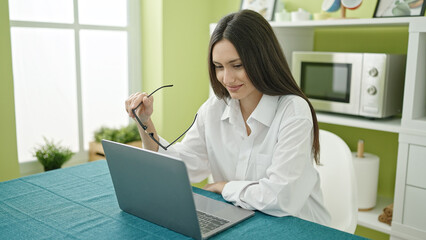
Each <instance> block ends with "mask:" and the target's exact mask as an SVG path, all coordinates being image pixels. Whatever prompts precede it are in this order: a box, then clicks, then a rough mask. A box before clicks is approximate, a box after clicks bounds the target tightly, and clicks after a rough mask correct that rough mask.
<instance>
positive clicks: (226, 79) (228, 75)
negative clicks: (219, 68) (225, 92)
mask: <svg viewBox="0 0 426 240" xmlns="http://www.w3.org/2000/svg"><path fill="white" fill-rule="evenodd" d="M234 81H235V76H234V74H233V73H232V71H231V70H228V69H225V71H224V73H223V83H225V84H226V83H232V82H234Z"/></svg>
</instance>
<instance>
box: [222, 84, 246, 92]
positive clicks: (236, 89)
mask: <svg viewBox="0 0 426 240" xmlns="http://www.w3.org/2000/svg"><path fill="white" fill-rule="evenodd" d="M242 86H243V84H241V85H235V86H226V88H227V89H228V90H229V91H230V92H236V91H238V90H239V89H240V88H241V87H242Z"/></svg>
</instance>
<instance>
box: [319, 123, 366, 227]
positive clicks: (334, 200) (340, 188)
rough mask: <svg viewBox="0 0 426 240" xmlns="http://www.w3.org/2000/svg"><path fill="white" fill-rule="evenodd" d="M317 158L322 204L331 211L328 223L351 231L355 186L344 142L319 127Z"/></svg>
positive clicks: (355, 213)
mask: <svg viewBox="0 0 426 240" xmlns="http://www.w3.org/2000/svg"><path fill="white" fill-rule="evenodd" d="M319 139H320V140H319V141H320V146H321V151H320V161H321V164H320V165H319V166H317V169H318V172H319V174H320V178H321V188H322V192H323V196H324V204H325V207H326V208H327V210H328V211H329V213H330V215H331V224H330V227H332V228H336V229H339V230H342V231H345V232H349V233H354V232H355V228H356V225H357V220H358V207H357V192H356V191H357V188H356V179H355V172H354V167H353V163H352V153H351V151H350V149H349V147H348V145H347V144H346V143H345V142H344V141H343V140H342V139H341V138H340V137H339V136H337V135H336V134H334V133H331V132H328V131H325V130H320V135H319Z"/></svg>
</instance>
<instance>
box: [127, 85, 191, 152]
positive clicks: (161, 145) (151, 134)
mask: <svg viewBox="0 0 426 240" xmlns="http://www.w3.org/2000/svg"><path fill="white" fill-rule="evenodd" d="M166 87H173V85H164V86H161V87H159V88H157V89H155V90H154V91H153V92H152V93H150V94H149V95H148V97H151V95H152V94H154V93H155V92H156V91H158V90H160V89H162V88H166ZM141 105H142V102H141V103H139V105H137V106H136V107H135V108H134V109H132V112H133V115H134V116H135V118H136V120H137V121H138V123H139V125H141V127H142V129H143V130H144V131H145V133H146V134H148V136H149V137H151V139H152V140H153V141H154V142H155V143H157V144H158V146H160V147H161V148H162V149H164V150H166V151H167V148H169V147H170V146H171V145H173V144H174V143H175V142H176V141H177V140H179V139H180V138H181V137H182V136H183V135H185V133H186V132H188V130H189V129H190V128H191V127H192V125H194V123H195V120H196V119H197V115H198V114H195V117H194V121H192V123H191V126H189V128H188V129H186V130H185V132H183V133H182V134H181V135H180V136H179V137H178V138H176V139H175V140H174V141H173V142H171V143H170V144H169V145H167V146H164V145H163V144H161V143H160V141H159V140H157V139H155V137H154V133H149V132H147V131H146V129H147V128H148V126H146V125H145V124H143V123H142V121H141V120H140V119H139V117H138V115H137V114H136V109H138V108H139V107H140V106H141Z"/></svg>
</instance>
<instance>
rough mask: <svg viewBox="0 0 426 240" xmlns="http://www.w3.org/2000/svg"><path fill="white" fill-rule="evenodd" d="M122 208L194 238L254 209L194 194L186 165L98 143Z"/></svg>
mask: <svg viewBox="0 0 426 240" xmlns="http://www.w3.org/2000/svg"><path fill="white" fill-rule="evenodd" d="M102 146H103V149H104V151H105V156H106V160H107V163H108V168H109V170H110V174H111V178H112V182H113V185H114V189H115V193H116V196H117V200H118V204H119V206H120V208H121V209H122V210H123V211H125V212H127V213H130V214H132V215H135V216H137V217H140V218H143V219H145V220H147V221H150V222H152V223H155V224H158V225H161V226H163V227H166V228H168V229H170V230H173V231H175V232H178V233H181V234H184V235H186V236H189V237H192V238H194V239H206V238H209V237H211V236H213V235H215V234H217V233H219V232H221V231H223V230H225V229H227V228H229V227H231V226H233V225H235V224H237V223H239V222H241V221H243V220H245V219H247V218H249V217H251V216H253V215H254V212H253V211H250V210H246V209H242V208H239V207H236V206H234V205H232V204H228V203H224V202H220V201H217V200H214V199H211V198H208V197H205V196H202V195H199V194H196V193H193V192H192V187H191V185H190V182H189V178H188V173H187V170H186V166H185V163H184V162H183V161H181V160H180V159H177V158H173V157H170V156H167V155H164V154H160V153H157V152H152V151H148V150H144V149H141V148H136V147H132V146H129V145H125V144H121V143H116V142H112V141H108V140H102Z"/></svg>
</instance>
